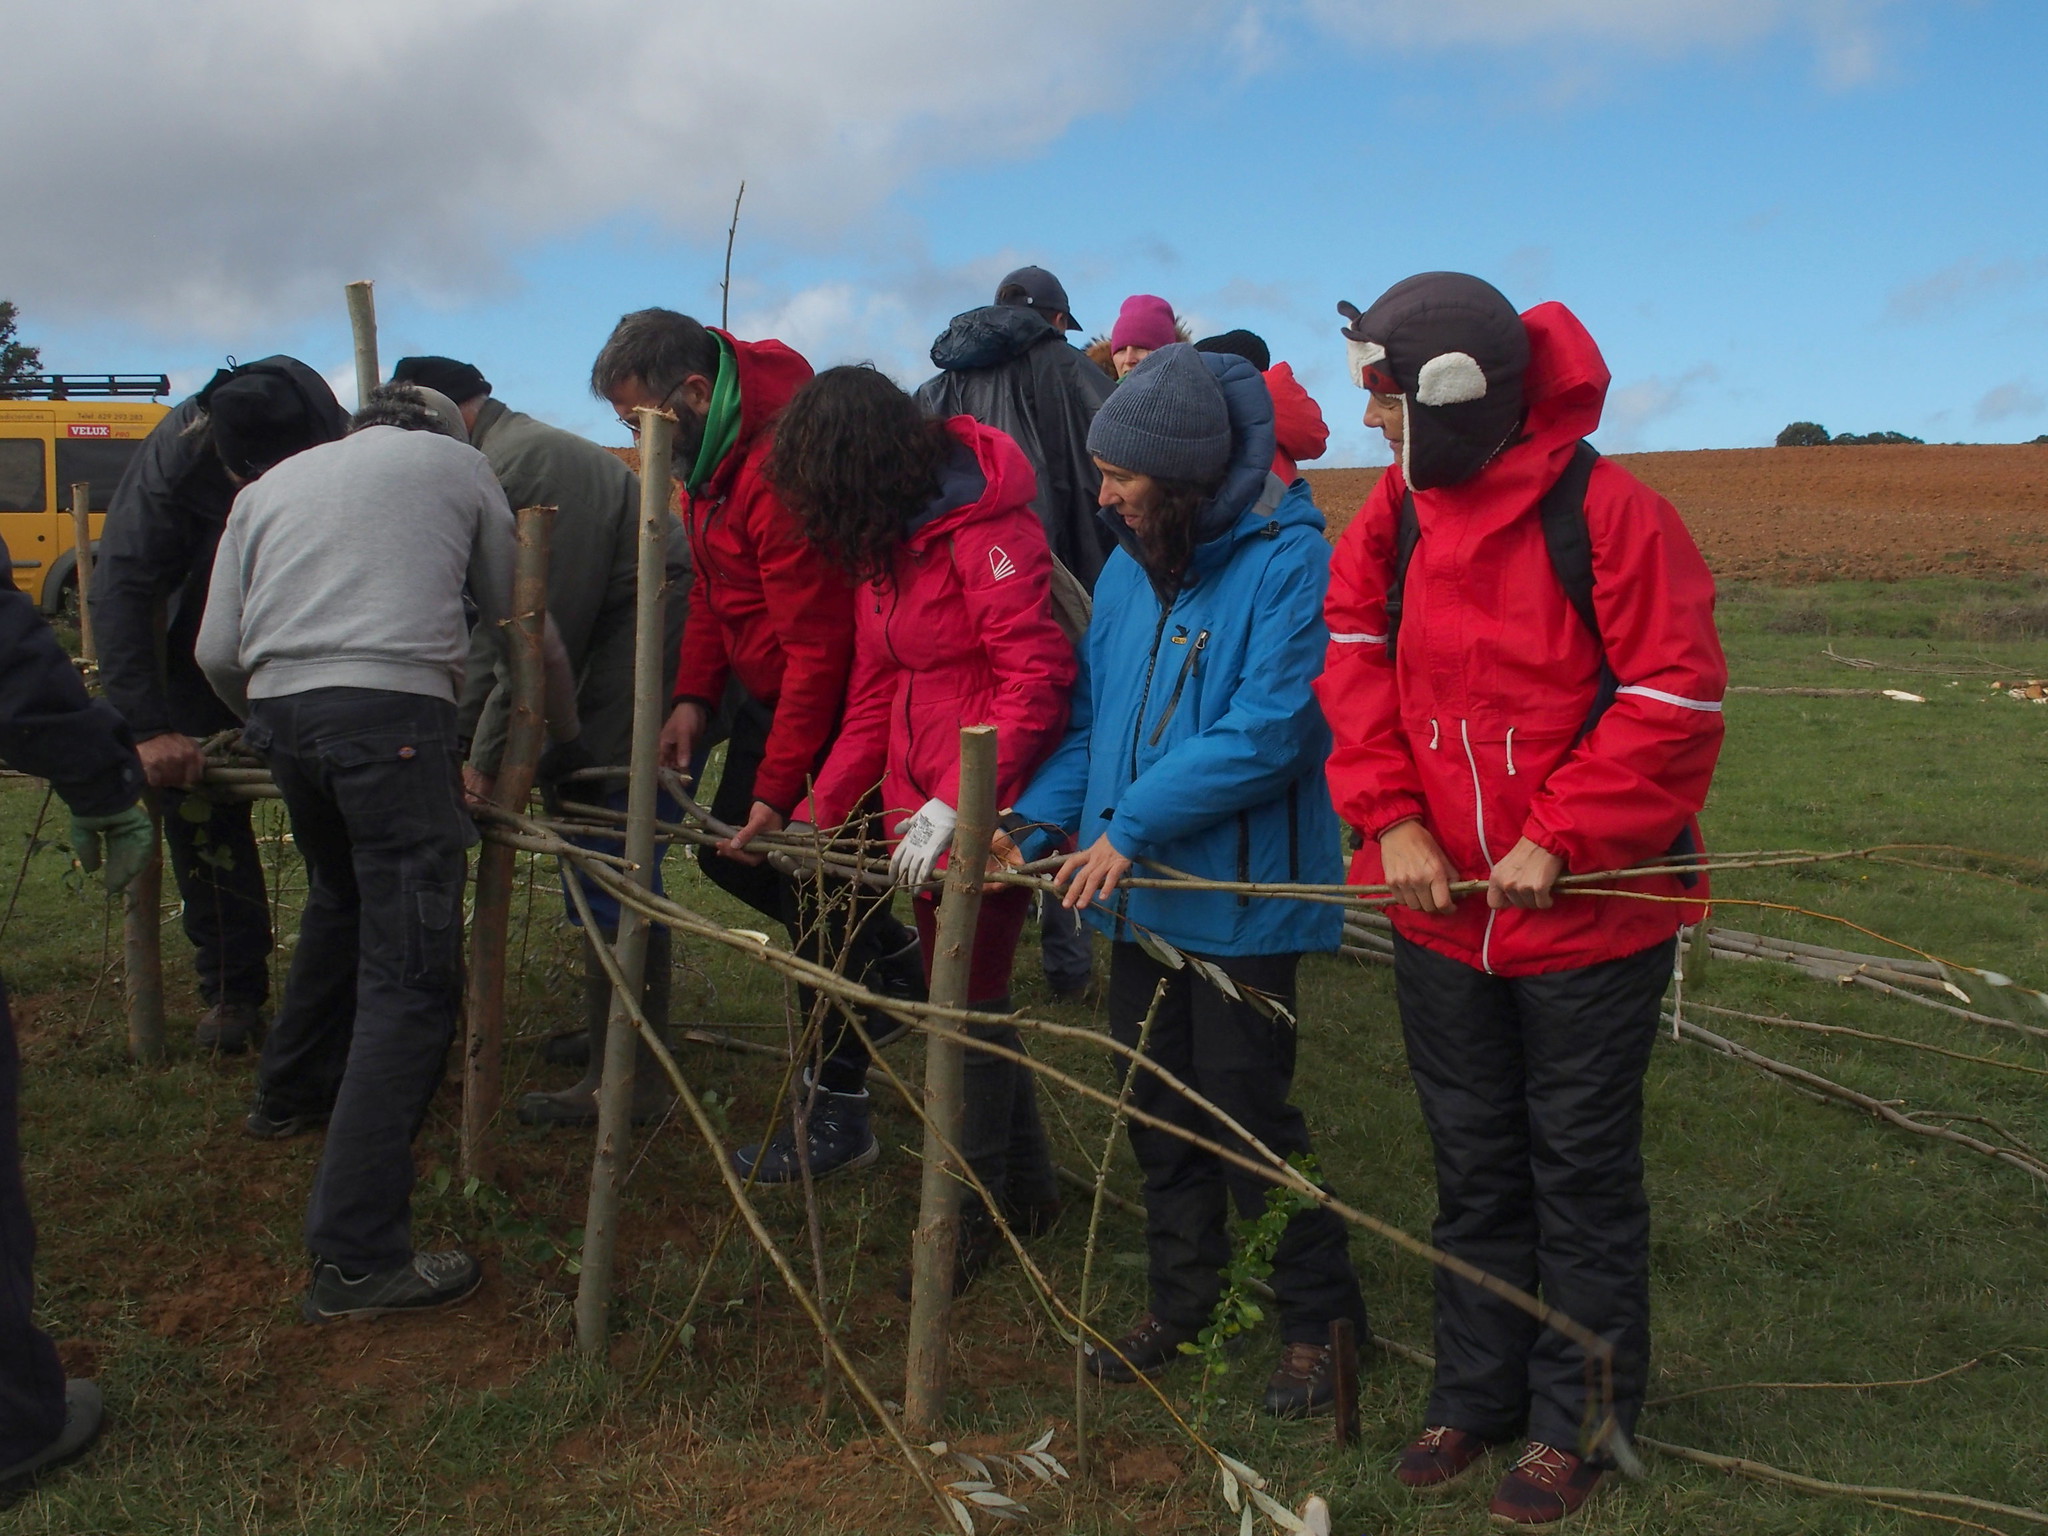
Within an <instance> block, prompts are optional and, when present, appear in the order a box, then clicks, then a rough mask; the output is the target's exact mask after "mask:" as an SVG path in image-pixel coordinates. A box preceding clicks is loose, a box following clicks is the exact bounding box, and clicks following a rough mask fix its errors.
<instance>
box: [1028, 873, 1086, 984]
mask: <svg viewBox="0 0 2048 1536" xmlns="http://www.w3.org/2000/svg"><path fill="white" fill-rule="evenodd" d="M1038 954H1039V962H1040V964H1041V965H1042V966H1043V967H1044V969H1045V979H1046V982H1047V983H1048V984H1049V985H1050V986H1051V987H1052V989H1053V990H1054V991H1055V992H1078V991H1080V990H1081V989H1082V988H1083V987H1085V986H1087V985H1088V983H1089V981H1090V980H1091V979H1092V978H1093V976H1094V972H1095V952H1094V950H1093V948H1092V947H1091V944H1090V940H1089V936H1088V924H1087V922H1086V921H1084V920H1083V918H1082V916H1081V914H1080V913H1078V912H1072V911H1069V910H1068V909H1067V908H1066V907H1064V906H1062V905H1061V904H1060V899H1059V897H1057V896H1056V895H1054V894H1053V893H1051V892H1050V891H1048V892H1047V893H1046V894H1045V897H1044V899H1043V900H1042V901H1040V903H1039V907H1038Z"/></svg>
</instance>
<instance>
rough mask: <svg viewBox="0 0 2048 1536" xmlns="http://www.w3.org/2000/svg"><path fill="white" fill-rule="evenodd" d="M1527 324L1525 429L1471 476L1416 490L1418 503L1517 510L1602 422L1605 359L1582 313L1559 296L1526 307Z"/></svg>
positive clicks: (1550, 480)
mask: <svg viewBox="0 0 2048 1536" xmlns="http://www.w3.org/2000/svg"><path fill="white" fill-rule="evenodd" d="M1522 324H1523V326H1524V328H1525V329H1526V330H1527V331H1528V333H1529V366H1528V369H1527V371H1526V372H1525V373H1524V374H1523V376H1522V391H1523V395H1524V401H1525V403H1524V408H1523V410H1524V414H1523V422H1522V431H1521V434H1520V435H1519V436H1518V437H1517V438H1516V439H1515V441H1514V442H1512V443H1510V444H1509V445H1508V446H1507V447H1506V448H1504V449H1502V450H1501V452H1500V453H1499V454H1497V455H1496V456H1495V457H1494V458H1493V460H1492V462H1490V463H1489V464H1488V465H1487V466H1486V467H1485V468H1484V469H1482V470H1481V471H1480V472H1479V473H1478V474H1476V475H1474V476H1472V478H1471V479H1469V480H1461V481H1459V482H1458V483H1457V484H1455V485H1445V486H1438V487H1437V488H1435V489H1434V490H1426V491H1417V492H1416V493H1415V496H1416V504H1417V506H1418V507H1423V506H1428V507H1431V508H1442V509H1444V510H1446V511H1450V512H1454V513H1456V512H1464V513H1479V512H1492V511H1496V510H1499V511H1505V512H1507V514H1508V515H1510V516H1512V515H1516V514H1518V513H1519V512H1521V511H1522V510H1524V509H1526V508H1528V507H1529V506H1532V505H1533V504H1534V503H1535V502H1536V501H1537V500H1539V499H1540V498H1541V497H1542V496H1543V494H1544V493H1545V492H1546V491H1548V490H1549V489H1550V488H1551V486H1553V485H1555V484H1556V483H1557V477H1558V476H1559V475H1561V474H1563V473H1564V467H1565V461H1566V460H1567V459H1569V458H1570V457H1571V455H1572V450H1573V449H1574V448H1575V447H1577V446H1578V443H1579V440H1580V439H1581V438H1585V437H1590V436H1592V434H1593V433H1594V432H1596V431H1598V430H1599V427H1600V413H1601V410H1602V408H1603V407H1604V406H1605V404H1606V401H1607V385H1608V381H1609V375H1608V372H1607V360H1606V359H1605V358H1603V357H1602V356H1601V355H1600V348H1599V346H1598V344H1596V343H1595V342H1594V340H1593V338H1592V335H1591V334H1590V333H1589V332H1588V331H1587V330H1586V327H1585V326H1584V325H1583V324H1581V323H1580V321H1579V317H1578V316H1577V315H1575V314H1573V313H1572V312H1571V311H1570V310H1569V309H1567V308H1565V307H1564V305H1562V304H1558V303H1554V302H1553V303H1548V304H1539V305H1537V306H1536V307H1535V308H1534V309H1531V310H1529V311H1527V312H1526V313H1525V314H1523V316H1522Z"/></svg>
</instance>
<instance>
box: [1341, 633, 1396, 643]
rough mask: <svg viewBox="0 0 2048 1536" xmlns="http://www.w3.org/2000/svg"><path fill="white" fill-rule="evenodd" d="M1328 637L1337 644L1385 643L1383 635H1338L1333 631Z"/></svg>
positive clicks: (1385, 639)
mask: <svg viewBox="0 0 2048 1536" xmlns="http://www.w3.org/2000/svg"><path fill="white" fill-rule="evenodd" d="M1330 638H1331V639H1332V640H1334V641H1336V642H1337V643H1338V644H1339V645H1385V644H1386V643H1387V637H1386V636H1385V635H1339V634H1334V633H1333V634H1332V635H1331V636H1330Z"/></svg>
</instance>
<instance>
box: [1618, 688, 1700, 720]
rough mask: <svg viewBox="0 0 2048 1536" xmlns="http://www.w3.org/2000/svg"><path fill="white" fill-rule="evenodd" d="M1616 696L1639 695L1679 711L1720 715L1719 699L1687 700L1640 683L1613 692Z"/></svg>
mask: <svg viewBox="0 0 2048 1536" xmlns="http://www.w3.org/2000/svg"><path fill="white" fill-rule="evenodd" d="M1614 692H1615V694H1616V695H1617V696H1619V695H1621V694H1624V693H1639V694H1641V695H1642V696H1643V697H1644V698H1646V699H1655V700H1656V701H1657V702H1658V703H1660V704H1676V705H1677V706H1678V707H1679V708H1680V709H1697V710H1703V711H1705V712H1706V713H1708V714H1712V715H1718V714H1720V713H1721V701H1720V700H1719V699H1687V698H1681V697H1680V696H1679V695H1678V694H1675V693H1666V692H1665V691H1664V690H1663V689H1662V688H1645V687H1643V686H1642V685H1641V684H1640V683H1630V684H1629V685H1628V686H1627V687H1626V688H1617V689H1615V690H1614Z"/></svg>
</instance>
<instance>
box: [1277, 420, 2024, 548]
mask: <svg viewBox="0 0 2048 1536" xmlns="http://www.w3.org/2000/svg"><path fill="white" fill-rule="evenodd" d="M1615 459H1616V462H1618V463H1620V464H1623V465H1626V466H1627V467H1628V468H1629V469H1630V470H1631V471H1633V472H1634V473H1635V474H1636V475H1638V476H1640V477H1641V478H1642V479H1643V480H1644V481H1646V482H1648V483H1649V484H1650V485H1652V486H1655V487H1656V488H1657V489H1658V490H1659V491H1661V492H1663V493H1664V495H1666V496H1668V497H1670V498H1671V501H1672V503H1673V505H1675V506H1676V507H1677V508H1678V510H1679V512H1680V513H1681V514H1682V515H1683V516H1684V518H1685V521H1686V525H1687V526H1688V527H1690V528H1691V529H1692V532H1693V537H1694V538H1696V539H1698V540H1699V543H1700V548H1701V549H1702V550H1704V551H1705V553H1706V556H1707V563H1708V564H1709V565H1711V566H1712V567H1713V568H1714V573H1715V574H1716V575H1717V576H1720V577H1721V578H1722V579H1724V580H1747V581H1770V582H1809V581H1832V580H1838V579H1846V580H1858V581H1897V580H1900V579H1903V578H1905V577H1911V576H1937V575H1957V576H2022V575H2030V574H2032V573H2034V572H2038V571H2043V570H2048V444H2032V443H2027V444H2018V445H1991V446H1981V447H1979V446H1971V447H1953V448H1951V447H1934V446H1918V445H1911V446H1887V447H1881V448H1857V447H1850V448H1836V447H1832V446H1830V447H1823V448H1727V449H1714V450H1708V451H1703V452H1699V453H1625V454H1617V455H1615ZM1379 476H1380V471H1379V470H1377V469H1326V470H1314V469H1312V470H1310V471H1308V479H1309V484H1310V485H1311V487H1313V489H1314V491H1315V495H1316V502H1317V504H1318V505H1319V506H1321V507H1322V509H1323V512H1324V514H1325V515H1326V516H1327V517H1328V518H1329V519H1330V523H1331V527H1332V529H1333V531H1334V530H1335V529H1336V528H1338V527H1340V526H1341V525H1342V524H1343V523H1345V522H1347V521H1349V519H1350V517H1351V515H1352V513H1354V512H1355V511H1357V510H1358V505H1359V503H1360V502H1362V501H1363V500H1364V499H1365V495H1366V493H1367V492H1368V491H1369V490H1371V489H1372V487H1373V484H1374V482H1375V481H1377V480H1378V479H1379Z"/></svg>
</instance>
